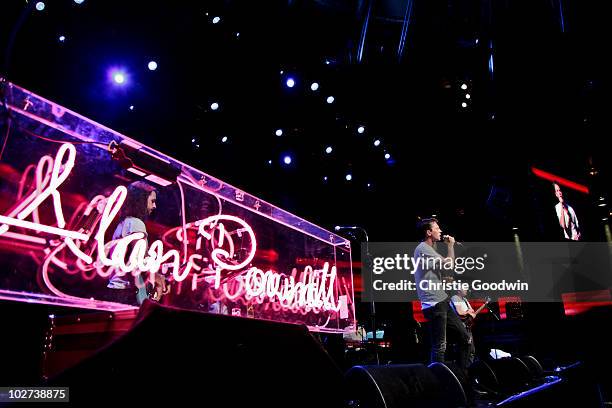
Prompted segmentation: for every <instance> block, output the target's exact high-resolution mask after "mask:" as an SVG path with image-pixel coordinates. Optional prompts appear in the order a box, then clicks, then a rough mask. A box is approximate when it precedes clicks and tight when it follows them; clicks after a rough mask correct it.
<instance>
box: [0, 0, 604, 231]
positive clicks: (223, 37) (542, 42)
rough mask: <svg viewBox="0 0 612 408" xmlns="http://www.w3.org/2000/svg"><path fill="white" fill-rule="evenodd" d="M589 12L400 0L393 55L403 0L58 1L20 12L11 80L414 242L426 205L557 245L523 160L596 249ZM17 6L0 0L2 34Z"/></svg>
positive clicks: (207, 165)
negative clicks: (579, 213)
mask: <svg viewBox="0 0 612 408" xmlns="http://www.w3.org/2000/svg"><path fill="white" fill-rule="evenodd" d="M604 3H605V2H598V1H566V0H564V1H561V3H559V0H554V1H552V2H551V1H540V0H537V1H532V2H529V3H523V2H491V1H437V0H436V1H431V0H428V1H423V0H414V1H413V2H412V11H411V14H410V19H409V23H408V25H407V31H406V40H405V47H404V49H403V51H402V53H401V56H400V55H398V54H399V53H398V47H399V43H400V36H401V32H402V23H403V19H404V16H405V15H406V6H407V3H406V1H389V0H386V1H381V0H379V1H375V2H368V1H363V2H354V1H305V0H304V1H283V2H251V1H229V0H228V1H208V2H181V3H176V4H171V3H167V2H162V3H154V2H145V1H130V2H119V1H103V2H102V1H93V0H87V1H85V2H84V3H82V4H75V3H74V2H73V1H69V0H62V1H60V0H54V1H47V2H46V7H45V9H44V10H43V11H42V12H39V11H36V10H33V3H30V4H31V6H30V9H31V11H29V12H26V13H25V16H22V17H23V21H22V22H23V24H21V25H20V26H18V27H17V28H18V30H17V31H16V37H15V39H14V41H13V42H12V52H10V53H8V57H9V58H8V62H9V65H8V74H7V76H8V78H9V79H10V80H11V81H13V82H15V83H16V84H18V85H20V86H23V87H25V88H26V89H29V90H31V91H33V92H35V93H37V94H39V95H41V96H44V97H46V98H49V99H51V100H53V101H55V102H57V103H59V104H61V105H64V106H66V107H68V108H70V109H73V110H75V111H77V112H79V113H81V114H83V115H85V116H87V117H89V118H91V119H93V120H95V121H98V122H100V123H102V124H104V125H106V126H109V127H111V128H113V129H115V130H118V131H120V132H122V133H124V134H126V135H128V136H130V137H133V138H135V139H137V140H139V141H142V142H144V143H146V144H148V145H150V146H152V147H154V148H157V149H159V150H161V151H163V152H164V153H167V154H170V155H172V156H174V157H176V158H178V159H180V160H182V161H185V162H187V163H189V164H192V165H194V166H196V167H198V168H200V169H202V170H204V171H206V172H208V173H210V174H211V175H214V176H216V177H219V178H221V179H223V180H225V181H227V182H229V183H231V184H234V185H236V186H237V187H240V188H242V189H244V190H246V191H249V192H250V193H252V194H254V195H256V196H259V197H261V198H263V199H265V200H267V201H270V202H272V203H274V204H276V205H278V206H280V207H282V208H284V209H287V210H289V211H291V212H293V213H295V214H297V215H300V216H303V217H305V218H307V219H308V220H310V221H312V222H314V223H317V224H319V225H322V226H324V227H326V228H329V229H331V228H333V226H334V225H336V224H348V225H360V226H363V227H365V228H366V230H367V231H368V232H369V235H370V239H371V240H377V241H394V240H412V239H415V238H416V237H415V235H414V232H413V229H414V228H413V226H414V223H415V221H416V220H417V217H419V216H421V217H423V216H429V215H432V214H436V215H437V216H438V217H439V218H440V219H441V222H442V227H443V229H445V230H447V231H448V232H450V233H453V234H455V235H456V236H457V237H458V238H459V239H461V240H464V241H468V240H510V239H512V238H513V231H512V227H518V228H519V232H520V235H521V239H522V240H541V239H542V240H547V239H556V238H558V236H557V231H554V232H553V233H552V234H549V235H543V233H542V228H543V227H542V225H541V224H542V222H545V221H542V219H541V215H542V214H541V211H543V210H541V209H545V208H550V209H551V210H550V211H551V212H552V211H554V210H553V209H552V207H553V206H554V204H555V202H556V199H555V197H554V195H553V192H552V186H551V187H550V194H549V195H548V194H546V195H543V194H533V192H534V190H536V189H537V190H538V191H540V190H541V189H542V183H541V181H540V180H536V179H535V178H534V177H533V176H532V175H531V173H530V166H532V165H536V166H537V167H538V168H541V169H544V170H547V171H550V172H553V173H555V174H558V175H561V176H563V177H566V178H568V179H571V180H573V181H576V182H579V183H582V184H585V185H588V186H590V187H591V190H592V192H593V193H592V194H591V195H589V196H586V197H584V199H585V200H586V203H587V206H588V207H587V208H586V211H587V212H588V213H591V214H594V215H593V220H592V221H591V222H594V223H595V225H592V226H591V227H590V231H592V234H591V235H590V236H589V237H588V239H591V240H603V239H605V237H604V233H603V226H602V225H601V224H602V223H603V222H604V221H602V218H603V217H607V216H608V212H609V208H608V207H605V208H602V207H597V206H595V205H593V204H595V203H596V202H597V200H598V199H599V196H605V197H606V199H607V196H608V194H609V188H610V184H609V182H608V180H609V161H608V160H607V159H608V156H609V154H608V149H607V148H606V147H605V146H606V144H605V139H606V138H607V135H608V134H609V131H608V121H607V117H606V116H605V112H606V107H607V106H608V105H609V104H608V103H607V96H608V85H609V74H608V73H609V72H610V71H609V63H608V62H607V60H608V58H607V56H606V50H608V49H609V44H608V37H609V36H608V35H606V33H605V30H604V27H605V23H606V18H607V17H606V16H607V15H609V13H608V12H609V7H608V6H607V5H605V4H604ZM369 5H372V14H371V16H370V19H369V26H368V30H367V32H366V37H365V41H364V48H363V53H362V58H361V60H359V59H358V56H357V55H358V53H357V50H358V45H359V40H360V33H361V31H362V27H363V21H364V16H365V15H366V12H367V9H368V6H369ZM26 7H27V4H25V3H24V2H23V1H21V0H19V1H18V0H11V1H7V2H4V3H3V5H2V17H1V18H0V19H1V21H2V23H1V24H0V27H1V30H0V32H1V35H2V37H0V39H1V40H2V44H3V45H5V44H7V43H8V39H9V34H10V32H11V31H12V30H14V28H15V23H16V22H17V21H18V20H19V16H20V13H22V10H23V9H24V8H26ZM207 13H208V15H207ZM214 16H219V17H221V21H220V22H219V23H218V24H213V23H212V19H213V17H214ZM237 33H239V35H237ZM60 35H65V36H66V40H65V41H64V42H60V41H58V37H59V36H60ZM491 55H493V64H492V68H493V69H492V70H491V69H490V68H491V66H490V58H491ZM150 60H155V61H156V62H157V63H158V65H159V68H158V69H157V70H156V71H149V70H148V69H147V63H148V62H149V61H150ZM111 66H123V67H125V69H126V70H127V71H128V75H129V84H128V85H127V86H125V87H121V88H116V87H112V86H111V85H110V84H109V83H108V81H107V70H108V69H109V67H111ZM281 70H282V71H284V74H280V71H281ZM4 72H5V73H6V72H7V68H6V65H5V69H4ZM289 75H291V76H292V77H293V78H295V80H296V86H295V87H294V88H288V87H286V86H285V81H286V79H287V78H288V76H289ZM315 80H316V81H317V82H318V83H319V84H320V88H319V90H318V91H317V92H313V91H311V90H310V83H311V82H312V81H315ZM462 83H466V84H467V85H468V90H467V91H464V90H462V89H461V88H460V85H461V84H462ZM466 92H469V93H470V95H471V99H470V100H466V99H465V93H466ZM329 95H333V96H334V98H335V102H334V103H333V104H331V105H330V104H327V103H326V102H325V99H326V97H327V96H329ZM214 101H216V102H218V103H219V104H220V106H221V107H220V109H219V110H218V111H212V110H211V109H210V104H211V103H212V102H214ZM463 101H466V103H468V106H467V108H462V107H461V102H463ZM130 105H133V106H134V109H133V110H130V109H129V106H130ZM360 125H362V126H365V128H366V130H365V132H364V133H363V134H358V133H357V131H356V129H357V127H358V126H360ZM278 128H282V129H283V132H284V133H283V136H282V137H277V136H275V130H276V129H278ZM223 136H227V137H228V138H229V141H228V143H222V142H221V138H222V137H223ZM375 139H380V140H381V145H380V146H379V147H375V146H374V144H373V141H374V140H375ZM192 140H195V142H192ZM328 145H331V146H333V148H334V151H333V153H332V154H331V155H326V154H325V153H324V150H325V147H326V146H328ZM385 152H388V153H389V154H391V160H389V161H387V160H385V159H384V153H385ZM287 153H290V154H292V155H293V162H292V164H291V165H290V166H284V165H283V164H282V158H283V156H284V154H287ZM268 160H272V164H271V165H270V164H268ZM592 168H595V170H596V171H597V174H596V175H595V176H591V175H589V172H590V171H591V169H592ZM348 172H351V173H352V175H353V179H352V180H351V181H350V182H349V181H346V180H345V178H344V176H345V175H346V174H347V173H348ZM325 176H327V177H328V179H327V181H324V180H323V177H325ZM368 183H369V185H370V186H369V187H368ZM570 194H571V193H570ZM576 194H579V193H576ZM538 209H540V210H538ZM538 211H540V212H538ZM356 238H358V239H363V237H359V236H358V237H356Z"/></svg>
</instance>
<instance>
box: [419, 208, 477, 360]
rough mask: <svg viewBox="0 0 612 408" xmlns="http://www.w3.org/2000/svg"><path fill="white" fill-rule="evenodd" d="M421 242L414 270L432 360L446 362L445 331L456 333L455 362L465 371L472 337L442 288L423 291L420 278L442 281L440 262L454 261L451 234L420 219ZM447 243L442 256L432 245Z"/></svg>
mask: <svg viewBox="0 0 612 408" xmlns="http://www.w3.org/2000/svg"><path fill="white" fill-rule="evenodd" d="M417 229H418V232H419V234H421V237H422V242H421V243H420V244H419V245H417V247H416V249H415V251H414V258H415V259H418V258H420V257H422V258H424V261H425V262H420V263H419V264H418V265H417V268H416V271H415V274H414V276H415V281H416V288H417V295H418V297H419V300H420V301H421V308H422V310H423V315H424V316H425V318H427V320H428V321H429V326H430V331H431V361H432V362H441V363H443V362H444V361H445V355H446V333H447V330H448V329H450V330H453V331H455V332H457V334H458V337H459V359H458V364H459V366H460V367H461V368H462V369H463V370H467V368H468V363H469V356H470V350H471V338H470V335H469V334H468V332H467V330H466V328H465V325H464V324H463V323H462V322H461V320H460V319H459V317H458V316H457V314H456V313H455V311H454V309H453V308H452V306H451V305H450V298H449V296H448V295H447V294H446V292H445V291H443V290H423V289H421V282H422V281H429V282H431V283H434V284H435V283H441V282H442V279H443V276H442V274H443V273H444V272H446V271H444V270H443V269H441V268H440V265H441V263H445V262H454V259H455V250H454V246H455V239H454V238H453V237H451V236H450V235H446V236H442V230H441V229H440V226H439V225H438V220H437V219H435V218H427V219H423V220H421V221H420V222H419V223H418V224H417ZM442 240H444V242H445V243H446V245H447V248H448V254H447V257H446V258H444V257H443V256H442V255H440V254H439V253H438V252H437V251H436V250H435V248H434V245H435V243H436V242H439V241H442ZM428 259H432V260H433V259H441V260H442V262H427V260H428Z"/></svg>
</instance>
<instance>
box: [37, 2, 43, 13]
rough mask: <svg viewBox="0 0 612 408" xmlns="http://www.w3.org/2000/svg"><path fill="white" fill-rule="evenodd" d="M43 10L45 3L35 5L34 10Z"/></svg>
mask: <svg viewBox="0 0 612 408" xmlns="http://www.w3.org/2000/svg"><path fill="white" fill-rule="evenodd" d="M44 9H45V3H44V2H43V1H39V2H38V3H36V10H38V11H43V10H44Z"/></svg>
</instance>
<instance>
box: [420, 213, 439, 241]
mask: <svg viewBox="0 0 612 408" xmlns="http://www.w3.org/2000/svg"><path fill="white" fill-rule="evenodd" d="M434 222H435V223H437V222H438V219H437V218H423V219H422V220H419V222H417V232H418V234H419V235H420V237H421V238H426V237H427V231H429V230H431V229H432V228H433V223H434Z"/></svg>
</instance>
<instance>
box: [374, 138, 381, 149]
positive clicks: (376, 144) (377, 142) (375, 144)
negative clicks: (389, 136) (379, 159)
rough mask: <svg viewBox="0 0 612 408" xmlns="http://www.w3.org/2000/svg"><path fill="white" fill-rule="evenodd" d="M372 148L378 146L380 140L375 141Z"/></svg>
mask: <svg viewBox="0 0 612 408" xmlns="http://www.w3.org/2000/svg"><path fill="white" fill-rule="evenodd" d="M374 146H376V147H378V146H380V140H378V139H376V140H375V141H374Z"/></svg>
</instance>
